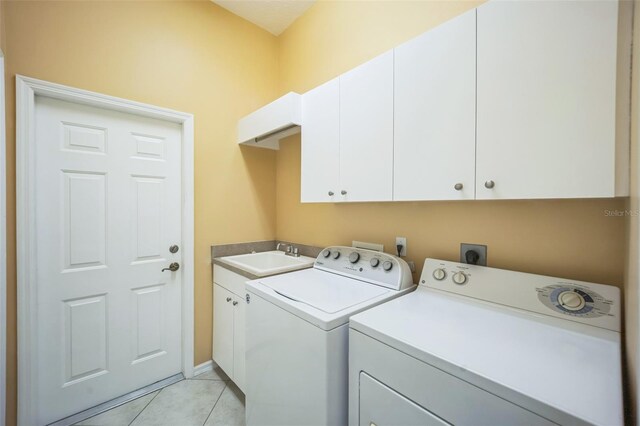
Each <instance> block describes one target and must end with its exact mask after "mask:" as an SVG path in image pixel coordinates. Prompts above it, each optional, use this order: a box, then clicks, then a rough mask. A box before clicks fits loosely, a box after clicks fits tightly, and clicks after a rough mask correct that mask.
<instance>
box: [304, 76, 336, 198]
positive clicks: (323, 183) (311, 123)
mask: <svg viewBox="0 0 640 426" xmlns="http://www.w3.org/2000/svg"><path fill="white" fill-rule="evenodd" d="M339 126H340V83H339V80H338V79H337V78H336V79H335V80H331V81H329V82H327V83H325V84H323V85H321V86H319V87H316V88H315V89H313V90H311V91H309V92H307V93H305V94H304V95H303V96H302V146H301V149H302V161H301V169H302V180H301V201H302V202H303V203H314V202H315V203H317V202H335V201H338V200H340V198H341V197H340V196H339V194H340V127H339Z"/></svg>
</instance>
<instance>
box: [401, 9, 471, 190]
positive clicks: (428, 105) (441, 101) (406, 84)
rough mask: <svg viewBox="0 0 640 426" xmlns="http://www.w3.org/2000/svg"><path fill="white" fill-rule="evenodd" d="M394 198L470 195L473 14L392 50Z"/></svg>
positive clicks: (461, 17) (462, 16) (468, 13)
mask: <svg viewBox="0 0 640 426" xmlns="http://www.w3.org/2000/svg"><path fill="white" fill-rule="evenodd" d="M394 67H395V72H394V144H393V145H394V155H393V159H394V166H393V170H394V179H393V188H394V189H393V199H394V201H410V200H468V199H473V198H474V196H475V160H476V158H475V149H476V148H475V145H476V140H475V138H476V110H475V107H476V71H475V68H476V11H475V10H472V11H470V12H467V13H465V14H463V15H461V16H459V17H457V18H455V19H452V20H451V21H449V22H446V23H444V24H442V25H440V26H438V27H437V28H435V29H433V30H431V31H428V32H426V33H424V34H423V35H421V36H419V37H417V38H415V39H413V40H410V41H408V42H407V43H405V44H403V45H401V46H399V47H397V48H396V49H395V64H394Z"/></svg>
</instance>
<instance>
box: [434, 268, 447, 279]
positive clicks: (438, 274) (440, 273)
mask: <svg viewBox="0 0 640 426" xmlns="http://www.w3.org/2000/svg"><path fill="white" fill-rule="evenodd" d="M446 277H447V273H446V271H445V270H444V269H442V268H438V269H436V270H435V271H433V278H435V279H436V280H438V281H442V280H444V279H445V278H446Z"/></svg>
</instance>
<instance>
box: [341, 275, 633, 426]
mask: <svg viewBox="0 0 640 426" xmlns="http://www.w3.org/2000/svg"><path fill="white" fill-rule="evenodd" d="M350 327H351V329H353V330H356V331H358V332H361V333H363V334H365V335H368V336H370V337H372V338H374V339H376V340H378V341H381V342H383V343H384V344H386V345H389V346H391V347H394V348H396V349H398V350H400V351H402V352H404V353H406V354H408V355H411V356H413V357H414V358H417V359H420V360H421V361H423V362H425V363H427V364H430V365H433V366H434V367H436V368H439V369H441V370H443V371H446V372H448V373H450V374H452V375H455V376H457V377H460V378H462V379H463V380H465V381H468V382H470V383H472V384H474V385H476V386H478V387H480V388H482V389H485V390H487V391H489V392H491V393H493V394H495V395H498V396H500V397H502V398H504V399H506V400H508V401H511V402H513V403H515V404H517V405H520V406H521V407H524V408H526V409H529V410H531V411H533V412H535V413H539V414H540V415H542V416H543V417H546V418H548V419H550V420H552V421H554V422H556V423H560V424H564V423H576V419H579V421H578V423H581V422H587V423H590V424H598V425H618V424H619V425H621V424H623V410H622V368H621V352H620V351H621V349H620V333H617V332H614V331H611V330H606V329H602V328H598V327H592V326H587V325H584V324H578V323H574V322H572V321H565V320H560V319H556V318H551V317H548V316H545V315H539V314H535V313H526V312H523V311H520V310H517V309H512V308H509V307H506V306H501V305H496V304H492V303H488V302H482V301H475V300H473V299H470V298H465V297H460V296H456V295H451V294H449V293H444V292H441V291H438V290H432V289H427V288H425V287H422V286H421V287H419V288H418V290H416V291H415V292H413V293H412V294H409V295H407V296H404V297H400V298H398V299H396V300H393V301H390V302H388V303H385V304H383V305H381V306H378V307H376V308H373V309H370V310H367V311H365V312H362V313H360V314H358V315H355V316H353V317H351V320H350Z"/></svg>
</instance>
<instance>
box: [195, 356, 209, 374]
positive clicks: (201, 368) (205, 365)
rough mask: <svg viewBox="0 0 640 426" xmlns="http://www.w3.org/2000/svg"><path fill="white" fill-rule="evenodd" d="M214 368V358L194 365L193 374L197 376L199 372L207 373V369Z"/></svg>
mask: <svg viewBox="0 0 640 426" xmlns="http://www.w3.org/2000/svg"><path fill="white" fill-rule="evenodd" d="M211 370H213V360H212V359H210V360H209V361H205V362H203V363H202V364H198V365H196V366H195V367H193V375H194V376H197V375H198V374H202V373H206V372H207V371H211Z"/></svg>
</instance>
